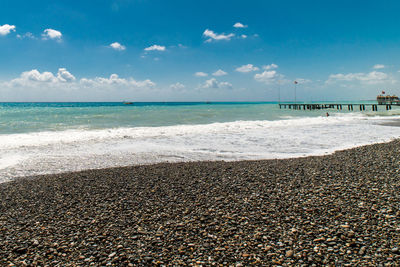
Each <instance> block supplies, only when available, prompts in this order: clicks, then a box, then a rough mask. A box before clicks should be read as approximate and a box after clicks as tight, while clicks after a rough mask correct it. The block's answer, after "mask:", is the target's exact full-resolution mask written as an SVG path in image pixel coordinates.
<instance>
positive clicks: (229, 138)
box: [0, 114, 400, 182]
mask: <svg viewBox="0 0 400 267" xmlns="http://www.w3.org/2000/svg"><path fill="white" fill-rule="evenodd" d="M393 119H400V117H379V116H376V117H368V116H362V115H360V114H340V115H338V116H331V117H309V118H292V119H286V120H276V121H236V122H226V123H212V124H204V125H177V126H165V127H135V128H114V129H106V130H82V129H79V130H67V131H58V132H56V131H55V132H38V133H25V134H10V135H1V136H0V177H1V178H0V182H2V181H3V182H4V181H6V180H9V179H11V178H13V177H18V176H30V175H36V174H44V173H58V172H65V171H76V170H82V169H92V168H105V167H113V166H126V165H133V164H147V163H156V162H165V161H169V162H177V161H197V160H246V159H271V158H290V157H302V156H308V155H323V154H327V153H332V152H334V151H335V150H339V149H346V148H351V147H355V146H360V145H365V144H371V143H376V142H385V141H389V140H391V139H393V138H397V137H399V136H400V127H390V126H382V125H379V123H382V122H385V121H387V120H393Z"/></svg>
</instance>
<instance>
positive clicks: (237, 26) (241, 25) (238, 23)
mask: <svg viewBox="0 0 400 267" xmlns="http://www.w3.org/2000/svg"><path fill="white" fill-rule="evenodd" d="M233 27H235V28H247V25H243V24H242V23H240V22H236V23H235V24H234V25H233Z"/></svg>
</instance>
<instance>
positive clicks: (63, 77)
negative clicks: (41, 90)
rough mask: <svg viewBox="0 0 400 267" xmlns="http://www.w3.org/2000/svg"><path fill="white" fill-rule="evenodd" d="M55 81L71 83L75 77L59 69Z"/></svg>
mask: <svg viewBox="0 0 400 267" xmlns="http://www.w3.org/2000/svg"><path fill="white" fill-rule="evenodd" d="M57 79H58V81H60V82H72V81H75V80H76V79H75V76H74V75H72V74H71V73H70V72H69V71H67V69H66V68H59V69H58V73H57Z"/></svg>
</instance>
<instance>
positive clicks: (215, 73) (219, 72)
mask: <svg viewBox="0 0 400 267" xmlns="http://www.w3.org/2000/svg"><path fill="white" fill-rule="evenodd" d="M227 74H228V73H226V72H225V71H223V70H221V69H219V70H217V71H216V72H214V73H213V74H212V75H214V76H224V75H227Z"/></svg>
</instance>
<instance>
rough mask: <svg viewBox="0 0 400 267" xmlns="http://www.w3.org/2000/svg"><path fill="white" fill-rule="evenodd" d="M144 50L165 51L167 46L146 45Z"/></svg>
mask: <svg viewBox="0 0 400 267" xmlns="http://www.w3.org/2000/svg"><path fill="white" fill-rule="evenodd" d="M144 51H165V46H162V45H152V46H149V47H146V48H145V49H144Z"/></svg>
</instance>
